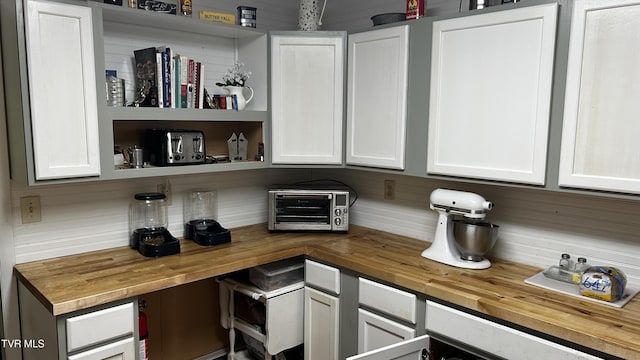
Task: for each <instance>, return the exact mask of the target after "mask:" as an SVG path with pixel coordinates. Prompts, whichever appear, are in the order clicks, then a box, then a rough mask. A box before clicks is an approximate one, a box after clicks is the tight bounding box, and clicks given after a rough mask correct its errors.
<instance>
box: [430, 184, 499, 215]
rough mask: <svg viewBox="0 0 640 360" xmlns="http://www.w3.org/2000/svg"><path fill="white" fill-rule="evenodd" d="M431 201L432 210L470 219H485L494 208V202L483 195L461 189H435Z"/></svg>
mask: <svg viewBox="0 0 640 360" xmlns="http://www.w3.org/2000/svg"><path fill="white" fill-rule="evenodd" d="M429 201H430V207H431V209H432V210H436V211H443V212H446V213H447V214H450V215H461V216H464V217H467V218H470V219H484V218H485V216H486V215H487V212H488V211H489V210H491V209H492V208H493V203H492V202H491V201H487V200H485V199H484V198H483V197H482V196H480V195H478V194H475V193H472V192H467V191H459V190H447V189H435V190H434V191H433V192H432V193H431V196H430V198H429Z"/></svg>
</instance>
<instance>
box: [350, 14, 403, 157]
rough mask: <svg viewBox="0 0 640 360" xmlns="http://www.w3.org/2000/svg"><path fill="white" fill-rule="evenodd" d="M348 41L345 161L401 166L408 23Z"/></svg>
mask: <svg viewBox="0 0 640 360" xmlns="http://www.w3.org/2000/svg"><path fill="white" fill-rule="evenodd" d="M348 44H349V45H348V49H349V51H348V52H349V56H348V57H349V60H348V74H349V75H348V87H347V164H352V165H364V166H374V167H382V168H390V169H404V165H405V164H404V154H405V131H406V118H407V71H408V54H409V25H404V26H399V27H391V28H386V29H381V30H373V31H368V32H363V33H357V34H352V35H349V41H348Z"/></svg>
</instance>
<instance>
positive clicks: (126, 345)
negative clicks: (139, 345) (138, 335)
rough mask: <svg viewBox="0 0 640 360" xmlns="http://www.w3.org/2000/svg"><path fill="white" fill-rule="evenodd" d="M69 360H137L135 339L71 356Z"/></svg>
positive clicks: (127, 339)
mask: <svg viewBox="0 0 640 360" xmlns="http://www.w3.org/2000/svg"><path fill="white" fill-rule="evenodd" d="M68 359H69V360H105V359H106V360H116V359H121V360H135V359H136V346H135V342H134V341H133V338H132V337H130V338H126V339H124V340H120V341H116V342H114V343H109V344H106V345H103V346H100V347H97V348H95V349H91V350H87V351H84V352H81V353H79V354H75V355H71V356H69V358H68Z"/></svg>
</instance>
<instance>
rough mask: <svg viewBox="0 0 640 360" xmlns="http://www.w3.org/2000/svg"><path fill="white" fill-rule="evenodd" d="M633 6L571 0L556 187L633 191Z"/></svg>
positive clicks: (636, 88)
mask: <svg viewBox="0 0 640 360" xmlns="http://www.w3.org/2000/svg"><path fill="white" fill-rule="evenodd" d="M638 32H640V1H637V0H635V1H633V0H599V1H596V0H589V1H580V0H576V2H575V3H574V10H573V18H572V21H571V36H570V43H569V59H568V65H567V66H568V67H567V85H566V92H565V105H564V123H563V129H562V145H561V157H560V172H559V184H560V185H561V186H571V187H579V188H590V189H600V190H608V191H622V192H630V193H636V194H637V193H640V142H639V141H638V139H639V138H640V122H639V121H638V117H640V103H639V102H638V97H637V94H638V92H640V83H639V82H638V81H637V79H638V77H640V68H638V61H637V59H638V56H640V43H639V42H638V36H637V34H638Z"/></svg>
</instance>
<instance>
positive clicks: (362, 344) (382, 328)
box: [358, 309, 416, 354]
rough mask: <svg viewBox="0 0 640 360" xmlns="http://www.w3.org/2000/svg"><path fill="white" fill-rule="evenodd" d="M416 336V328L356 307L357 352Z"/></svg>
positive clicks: (360, 352) (364, 351)
mask: <svg viewBox="0 0 640 360" xmlns="http://www.w3.org/2000/svg"><path fill="white" fill-rule="evenodd" d="M415 336H416V329H414V328H410V327H408V326H406V325H403V324H401V323H399V322H397V321H394V320H391V319H389V318H385V317H382V316H380V315H376V314H374V313H372V312H369V311H367V310H363V309H358V354H362V353H366V352H369V351H371V350H375V349H379V348H381V347H384V346H388V345H392V344H396V343H399V342H402V341H404V340H408V339H412V338H414V337H415Z"/></svg>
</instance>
